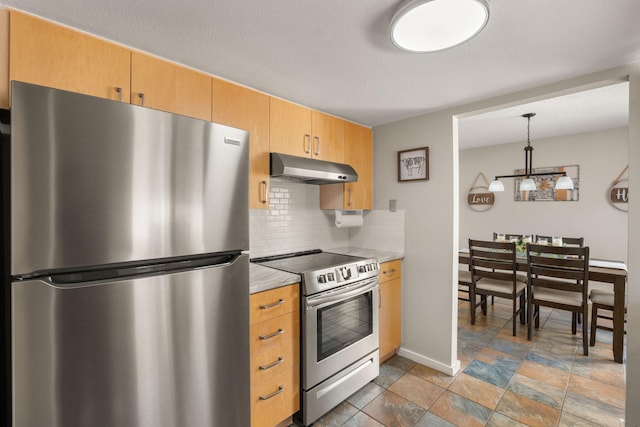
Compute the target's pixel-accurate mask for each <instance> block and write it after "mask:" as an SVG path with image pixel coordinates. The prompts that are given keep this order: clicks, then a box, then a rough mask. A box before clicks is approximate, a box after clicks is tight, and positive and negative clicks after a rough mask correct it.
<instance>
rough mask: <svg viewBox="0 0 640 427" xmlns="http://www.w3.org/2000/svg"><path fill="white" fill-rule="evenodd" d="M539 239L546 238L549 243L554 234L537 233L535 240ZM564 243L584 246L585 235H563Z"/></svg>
mask: <svg viewBox="0 0 640 427" xmlns="http://www.w3.org/2000/svg"><path fill="white" fill-rule="evenodd" d="M538 239H546V240H547V241H548V242H549V243H551V242H552V240H553V237H552V236H541V235H539V234H536V238H535V241H536V242H537V241H538ZM562 243H563V245H565V246H577V247H582V246H584V237H563V238H562Z"/></svg>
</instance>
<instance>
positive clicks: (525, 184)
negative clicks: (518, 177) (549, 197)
mask: <svg viewBox="0 0 640 427" xmlns="http://www.w3.org/2000/svg"><path fill="white" fill-rule="evenodd" d="M535 189H536V183H535V181H534V180H533V179H531V178H527V179H523V180H522V182H520V191H535Z"/></svg>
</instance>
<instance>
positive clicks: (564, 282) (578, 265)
mask: <svg viewBox="0 0 640 427" xmlns="http://www.w3.org/2000/svg"><path fill="white" fill-rule="evenodd" d="M527 274H528V278H529V285H531V286H533V287H534V289H535V288H548V289H556V290H562V291H571V292H580V293H582V298H583V299H582V301H587V291H588V282H589V247H588V246H587V247H573V246H548V245H538V244H533V243H532V244H529V245H527ZM534 296H535V292H534Z"/></svg>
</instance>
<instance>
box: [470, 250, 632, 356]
mask: <svg viewBox="0 0 640 427" xmlns="http://www.w3.org/2000/svg"><path fill="white" fill-rule="evenodd" d="M516 260H517V266H518V271H524V272H526V271H527V258H526V255H525V256H518V257H516ZM458 261H459V262H460V264H469V250H468V249H461V250H460V251H459V252H458ZM589 281H590V282H602V283H610V284H611V285H612V286H613V295H614V296H613V301H614V302H613V360H615V361H616V362H618V363H622V361H623V352H624V312H625V298H626V283H627V268H626V266H625V264H624V263H622V262H618V261H606V260H597V259H590V260H589ZM583 327H586V319H585V324H584V325H583Z"/></svg>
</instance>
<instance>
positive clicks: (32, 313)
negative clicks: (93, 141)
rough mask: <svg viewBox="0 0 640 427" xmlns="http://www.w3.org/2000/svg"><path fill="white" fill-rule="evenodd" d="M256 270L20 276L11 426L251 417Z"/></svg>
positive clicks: (143, 424) (223, 425) (139, 426)
mask: <svg viewBox="0 0 640 427" xmlns="http://www.w3.org/2000/svg"><path fill="white" fill-rule="evenodd" d="M248 271H249V266H248V257H247V255H242V256H241V257H240V258H239V259H237V260H236V261H235V262H234V263H233V264H230V265H227V266H226V267H209V268H202V269H197V270H190V271H184V272H177V273H172V274H168V275H159V276H153V277H144V278H136V279H130V280H120V281H112V282H107V283H93V284H84V285H80V286H74V287H66V288H59V287H55V286H52V285H50V284H49V283H45V282H42V281H36V280H33V281H28V282H22V283H15V282H14V283H13V284H12V304H13V307H12V313H13V330H12V340H13V352H12V356H13V369H12V371H13V396H14V400H13V415H14V421H13V426H14V427H42V426H49V427H69V426H92V427H101V426H104V427H114V426H136V427H176V426H198V427H229V426H249V425H250V412H249V409H248V408H249V402H250V393H249V391H250V382H249V372H250V367H249V273H248Z"/></svg>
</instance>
